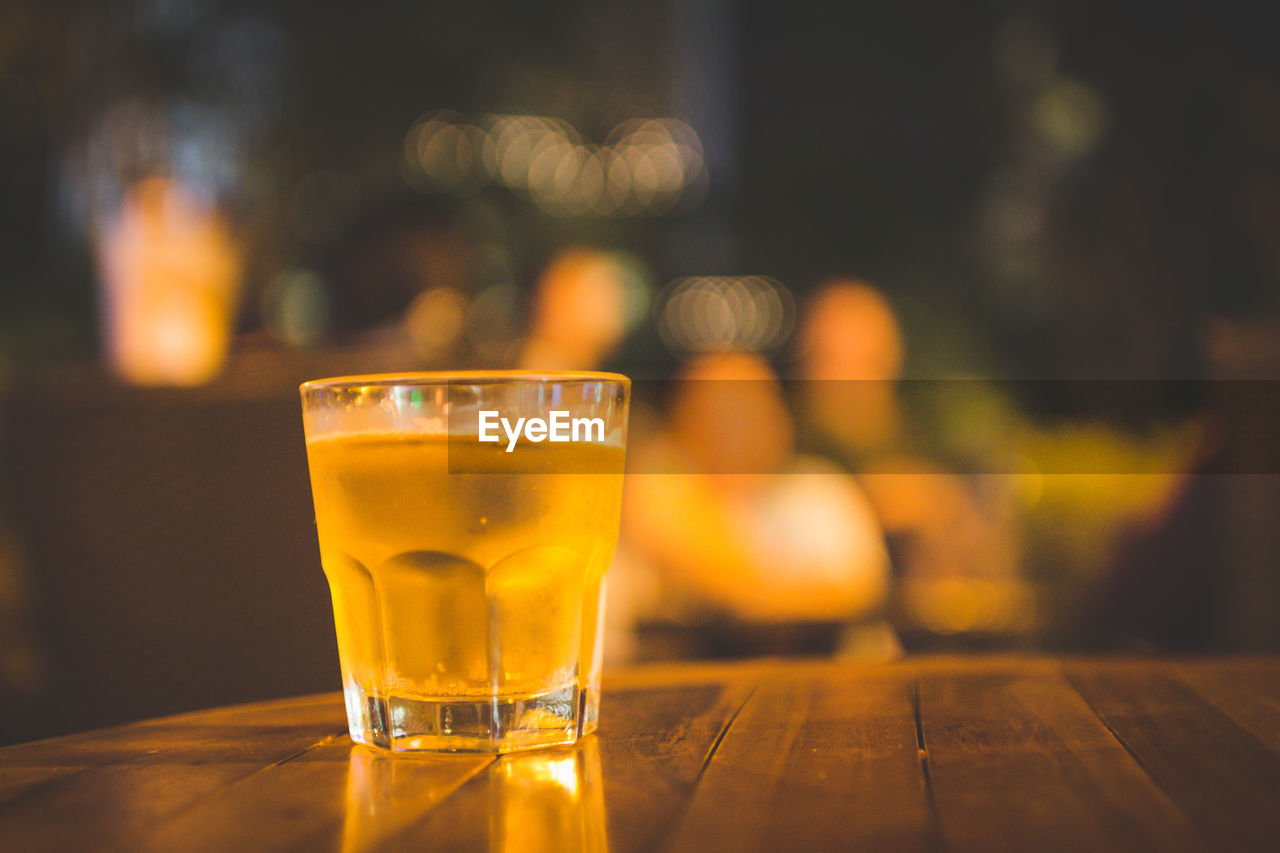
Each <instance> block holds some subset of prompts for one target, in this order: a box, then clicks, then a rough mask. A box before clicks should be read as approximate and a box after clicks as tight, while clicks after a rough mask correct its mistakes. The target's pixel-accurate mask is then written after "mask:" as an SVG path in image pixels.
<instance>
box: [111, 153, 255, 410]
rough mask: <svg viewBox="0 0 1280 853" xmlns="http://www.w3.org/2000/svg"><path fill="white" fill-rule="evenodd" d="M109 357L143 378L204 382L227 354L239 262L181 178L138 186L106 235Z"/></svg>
mask: <svg viewBox="0 0 1280 853" xmlns="http://www.w3.org/2000/svg"><path fill="white" fill-rule="evenodd" d="M98 268H99V275H100V277H101V287H102V321H103V332H104V335H103V337H104V342H105V346H106V355H107V359H108V361H109V362H110V364H111V366H112V368H113V369H114V370H115V371H116V372H117V373H118V374H120V376H122V377H123V378H124V379H126V380H128V381H130V382H133V383H135V384H139V385H199V384H201V383H204V382H207V381H209V380H210V379H212V378H213V377H214V376H215V375H216V374H217V373H218V371H219V370H220V369H221V367H222V365H223V362H224V361H225V360H226V356H227V348H228V345H229V344H230V338H231V324H232V319H233V309H234V307H235V303H236V297H237V295H238V291H239V282H240V259H239V253H238V251H237V247H236V245H235V243H234V242H233V240H232V238H231V235H230V232H229V229H228V228H227V226H226V224H225V222H224V221H223V220H222V218H221V217H220V216H218V214H217V213H216V212H214V211H213V210H211V209H209V208H208V207H206V206H204V205H202V204H200V203H199V202H198V201H197V200H196V199H195V198H194V197H193V196H192V195H191V194H190V193H188V192H187V191H186V190H185V188H184V187H183V186H182V185H181V184H180V183H178V182H176V181H173V180H170V179H167V178H147V179H145V180H142V181H139V182H137V183H136V184H134V185H133V186H132V187H131V188H130V189H129V190H128V191H127V192H126V193H125V194H124V197H123V198H122V200H121V203H120V208H119V210H118V211H117V213H116V214H115V215H114V216H113V217H112V218H111V219H109V220H108V221H107V222H106V223H105V225H104V227H103V229H102V232H101V234H100V239H99V243H98Z"/></svg>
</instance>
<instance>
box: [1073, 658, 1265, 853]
mask: <svg viewBox="0 0 1280 853" xmlns="http://www.w3.org/2000/svg"><path fill="white" fill-rule="evenodd" d="M1067 672H1068V674H1069V675H1070V677H1071V680H1072V682H1073V683H1074V684H1075V686H1076V687H1077V689H1079V691H1080V693H1081V695H1083V696H1084V698H1085V699H1086V700H1087V701H1088V702H1089V704H1090V705H1091V706H1092V707H1093V709H1094V710H1095V711H1096V712H1097V714H1098V716H1099V718H1101V719H1102V721H1103V722H1105V723H1106V725H1107V726H1108V727H1109V728H1110V729H1111V731H1112V732H1114V733H1115V737H1116V738H1118V739H1119V740H1120V741H1121V742H1122V743H1123V744H1124V745H1125V747H1126V748H1127V749H1128V750H1129V752H1131V753H1132V754H1133V756H1134V758H1135V759H1136V760H1137V761H1139V762H1140V763H1141V764H1142V766H1143V768H1145V770H1146V772H1147V773H1148V774H1150V776H1151V778H1152V779H1154V780H1155V782H1156V783H1157V784H1158V785H1159V786H1160V787H1161V788H1162V789H1164V791H1165V792H1167V793H1168V795H1169V797H1170V798H1171V799H1172V800H1173V801H1174V802H1175V803H1177V804H1178V806H1179V807H1180V808H1181V809H1182V810H1183V811H1184V812H1185V813H1186V814H1187V815H1188V817H1189V818H1190V819H1191V822H1192V824H1193V825H1194V827H1195V829H1196V830H1197V832H1198V834H1199V836H1200V838H1201V840H1202V841H1203V843H1204V844H1205V846H1206V847H1207V848H1209V849H1213V850H1267V851H1272V850H1276V849H1280V808H1278V806H1280V799H1278V796H1277V793H1278V792H1280V753H1277V752H1275V751H1274V750H1272V749H1271V748H1270V747H1268V746H1267V744H1266V743H1264V742H1263V741H1262V740H1260V739H1259V738H1258V737H1256V736H1255V735H1253V734H1252V733H1251V732H1249V731H1247V730H1246V729H1244V728H1242V727H1241V726H1240V725H1238V724H1237V723H1236V722H1235V721H1234V720H1233V719H1232V718H1231V717H1230V716H1228V715H1227V714H1225V713H1223V712H1222V711H1221V710H1219V709H1218V708H1217V707H1216V706H1215V705H1213V704H1211V703H1209V702H1207V701H1206V700H1205V699H1203V698H1202V697H1201V696H1200V695H1199V694H1198V693H1196V692H1195V691H1194V690H1193V689H1192V688H1190V687H1189V686H1187V685H1186V684H1184V683H1182V682H1181V681H1179V680H1177V679H1175V678H1172V677H1170V676H1169V675H1166V674H1162V673H1160V672H1158V671H1153V670H1150V669H1147V668H1144V667H1138V666H1134V665H1132V664H1109V663H1096V662H1092V663H1080V664H1073V665H1070V666H1068V668H1067Z"/></svg>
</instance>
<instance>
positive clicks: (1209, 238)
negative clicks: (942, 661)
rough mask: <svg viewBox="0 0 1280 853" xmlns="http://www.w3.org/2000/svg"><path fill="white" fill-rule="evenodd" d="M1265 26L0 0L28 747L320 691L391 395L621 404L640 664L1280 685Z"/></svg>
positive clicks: (632, 638) (1270, 110)
mask: <svg viewBox="0 0 1280 853" xmlns="http://www.w3.org/2000/svg"><path fill="white" fill-rule="evenodd" d="M1278 18H1280V9H1278V8H1276V7H1275V6H1274V4H1269V3H1263V2H1246V0H1225V2H1221V3H1217V4H1213V5H1212V7H1208V6H1206V5H1205V4H1196V3H1178V2H1174V3H1167V4H1162V5H1161V6H1160V7H1159V9H1153V7H1152V6H1151V5H1150V4H1149V3H1145V2H1139V0H1109V2H1106V3H1103V2H1099V0H1086V2H1070V3H1068V2H1056V0H1041V2H1033V0H990V1H989V2H974V3H966V4H954V3H943V2H924V0H911V2H880V0H874V2H861V3H830V4H781V3H767V2H763V0H662V2H652V0H617V1H616V2H615V0H593V2H584V0H547V2H543V3H538V4H527V3H517V2H487V3H472V4H462V3H456V2H433V0H423V2H416V3H403V2H401V3H392V2H382V1H381V0H371V2H366V3H362V4H359V6H358V8H353V7H352V6H351V5H350V4H346V3H333V2H321V0H315V2H312V3H308V4H293V3H283V2H254V3H248V2H241V1H240V0H121V2H117V3H111V4H103V3H93V2H87V0H41V2H36V0H6V2H4V3H3V4H0V198H2V199H3V205H2V206H0V259H2V261H3V269H2V270H0V463H2V464H0V699H2V700H3V701H2V702H0V708H2V710H0V742H10V741H17V740H23V739H27V738H33V737H38V736H43V735H51V734H56V733H60V732H64V731H70V730H75V729H79V728H88V727H90V726H97V725H105V724H109V723H114V722H118V721H122V720H127V719H134V718H139V717H144V716H153V715H157V714H162V713H167V712H172V711H177V710H182V709H187V708H195V707H204V706H209V705H221V704H227V703H230V702H235V701H246V700H251V699H260V698H267V697H270V696H275V695H289V694H296V693H302V692H309V691H320V690H330V689H337V688H338V686H339V678H338V669H337V665H336V649H335V648H334V641H333V638H332V623H331V614H330V610H329V603H328V596H327V593H326V589H325V584H324V583H323V580H322V576H321V574H320V571H319V558H318V554H317V550H316V542H315V530H314V521H313V516H312V514H311V504H310V492H309V487H308V481H307V472H306V459H305V449H304V446H303V440H302V432H301V419H300V415H299V407H298V401H297V391H296V387H297V384H298V382H300V381H302V380H305V379H312V378H317V377H320V376H329V375H340V374H350V373H361V372H387V371H403V370H411V369H451V368H478V367H488V368H497V367H526V368H533V369H591V368H605V369H614V370H620V371H622V372H625V373H627V374H628V375H630V376H632V377H634V378H635V379H636V380H637V381H636V386H635V395H636V399H635V405H634V410H633V416H632V437H631V445H630V449H629V455H630V464H631V466H632V469H633V471H634V474H633V476H632V477H631V479H630V480H629V482H628V485H627V497H626V501H625V507H624V514H623V532H622V544H621V546H620V549H619V555H618V559H617V562H616V564H615V566H614V569H613V572H612V576H611V581H610V584H611V586H610V602H609V607H610V611H609V619H608V633H609V638H608V640H607V648H608V649H609V654H610V658H611V661H612V662H613V663H615V664H616V663H621V662H627V661H645V660H655V659H663V658H707V657H717V658H727V657H742V656H752V655H776V654H803V655H847V656H851V657H861V658H865V659H885V658H891V657H894V656H897V655H901V654H910V653H916V652H931V651H968V652H978V651H1001V650H1035V651H1052V652H1096V651H1126V652H1135V651H1139V652H1152V653H1208V652H1218V651H1266V650H1271V651H1274V650H1277V649H1280V618H1277V617H1280V561H1278V560H1277V557H1278V556H1280V533H1278V532H1277V530H1278V528H1277V524H1276V521H1277V519H1278V518H1280V477H1278V476H1277V475H1280V454H1278V453H1277V441H1276V438H1275V436H1276V435H1277V432H1278V431H1280V398H1278V395H1277V393H1276V387H1275V380H1277V379H1280V300H1278V297H1280V54H1277V52H1276V51H1275V49H1274V44H1275V36H1276V34H1277V33H1278V32H1280V20H1278ZM709 437H711V438H709Z"/></svg>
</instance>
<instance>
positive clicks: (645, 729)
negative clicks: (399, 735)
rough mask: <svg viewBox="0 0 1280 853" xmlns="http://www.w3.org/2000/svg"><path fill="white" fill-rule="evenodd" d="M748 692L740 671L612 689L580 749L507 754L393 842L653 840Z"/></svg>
mask: <svg viewBox="0 0 1280 853" xmlns="http://www.w3.org/2000/svg"><path fill="white" fill-rule="evenodd" d="M748 692H749V690H748V688H746V687H744V686H743V685H741V684H739V683H737V682H733V681H731V682H729V683H727V684H715V683H712V684H706V683H701V684H698V683H693V684H686V685H682V686H679V687H675V688H666V689H661V688H654V689H645V690H632V691H624V690H614V691H613V692H608V691H606V693H605V695H604V700H603V702H602V706H601V709H600V731H599V733H598V734H596V735H594V736H593V737H592V738H589V739H588V740H587V741H586V742H585V743H584V744H582V745H581V746H580V747H579V748H578V749H568V750H553V751H549V752H547V753H545V754H535V753H525V754H515V755H510V756H505V757H503V758H502V759H501V760H499V761H498V762H495V763H494V764H493V765H492V766H490V767H489V768H488V769H487V771H486V773H485V774H482V775H477V776H476V777H475V778H474V779H472V780H471V781H469V782H468V783H467V784H466V785H465V786H464V787H463V788H462V789H460V790H459V791H458V792H457V794H456V795H455V796H453V797H451V798H450V799H449V800H448V801H447V802H445V803H443V804H442V805H441V807H440V808H438V809H437V810H436V811H434V812H433V813H432V814H430V815H429V816H427V818H426V819H425V820H424V821H423V822H422V823H420V824H419V825H417V826H414V827H412V828H411V829H410V830H408V831H406V832H404V833H401V834H400V835H399V836H398V837H396V838H395V839H394V844H393V845H391V847H392V848H394V849H414V848H420V847H426V846H429V847H430V848H431V849H432V850H474V849H493V850H514V851H523V850H548V851H555V850H579V849H582V850H604V849H608V850H610V851H613V853H627V851H632V850H637V851H638V850H652V849H655V848H656V847H657V846H658V844H659V843H660V842H661V840H662V838H663V837H664V835H665V834H666V832H667V830H668V828H669V826H670V824H671V823H672V821H673V820H674V819H675V817H676V816H677V815H678V813H679V810H680V807H681V804H682V802H683V801H684V799H685V798H686V797H687V796H688V794H689V791H690V790H691V789H692V787H693V785H694V784H695V783H696V782H697V779H698V775H699V774H700V772H701V770H702V766H703V763H704V762H705V760H706V758H707V756H708V755H709V754H710V752H711V749H712V747H713V745H714V744H715V742H716V741H717V739H718V738H719V737H720V735H721V732H722V731H723V730H724V728H725V726H726V725H727V724H728V722H729V721H730V720H731V719H732V718H733V716H734V714H736V713H737V712H738V709H739V708H740V707H741V706H742V703H743V701H744V700H745V698H746V696H747V693H748ZM606 827H607V830H606ZM606 832H607V845H606Z"/></svg>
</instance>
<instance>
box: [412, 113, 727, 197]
mask: <svg viewBox="0 0 1280 853" xmlns="http://www.w3.org/2000/svg"><path fill="white" fill-rule="evenodd" d="M404 148H405V165H406V167H407V169H408V170H409V177H410V180H411V181H412V182H413V183H414V184H415V185H417V186H421V187H422V188H424V189H426V190H429V191H432V192H440V193H445V192H466V191H469V190H473V189H476V188H478V187H480V186H483V185H485V184H491V185H495V186H500V187H505V188H506V189H508V190H511V191H512V192H515V193H517V194H519V195H521V196H523V197H527V198H528V199H529V200H530V201H532V202H533V203H534V204H536V205H537V206H538V207H539V208H540V209H542V210H543V211H545V212H546V213H548V214H550V215H552V216H557V217H564V218H568V217H580V216H598V217H614V216H629V217H636V216H660V215H662V214H665V213H668V212H670V211H672V210H675V209H677V208H678V207H681V206H682V204H683V205H684V206H688V203H689V202H690V201H693V202H695V203H696V202H698V201H700V200H701V198H702V196H703V195H705V186H706V182H707V176H706V164H705V162H704V159H703V151H702V142H701V140H699V138H698V134H697V133H696V132H695V131H694V130H693V128H692V127H690V126H689V125H687V124H685V123H684V122H682V121H679V120H677V119H672V118H646V119H629V120H627V121H624V122H622V123H620V124H618V125H617V126H616V127H614V128H613V130H612V131H611V132H610V133H609V134H608V135H607V136H606V138H605V141H604V143H603V144H599V143H595V142H591V141H589V140H587V139H586V138H585V137H584V136H583V134H581V133H580V132H579V131H578V130H577V129H576V128H575V127H574V126H573V125H571V124H569V123H568V122H566V121H564V120H562V119H557V118H550V117H546V116H529V115H496V114H487V115H483V116H481V117H479V118H478V119H476V120H475V121H474V122H472V121H469V120H467V119H466V118H464V117H463V116H462V115H460V114H459V113H456V112H454V111H451V110H439V111H435V112H431V113H427V114H426V115H424V116H422V117H421V118H419V119H418V120H417V121H416V122H414V123H413V126H412V127H410V129H409V132H408V133H407V134H406V136H405V145H404Z"/></svg>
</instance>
